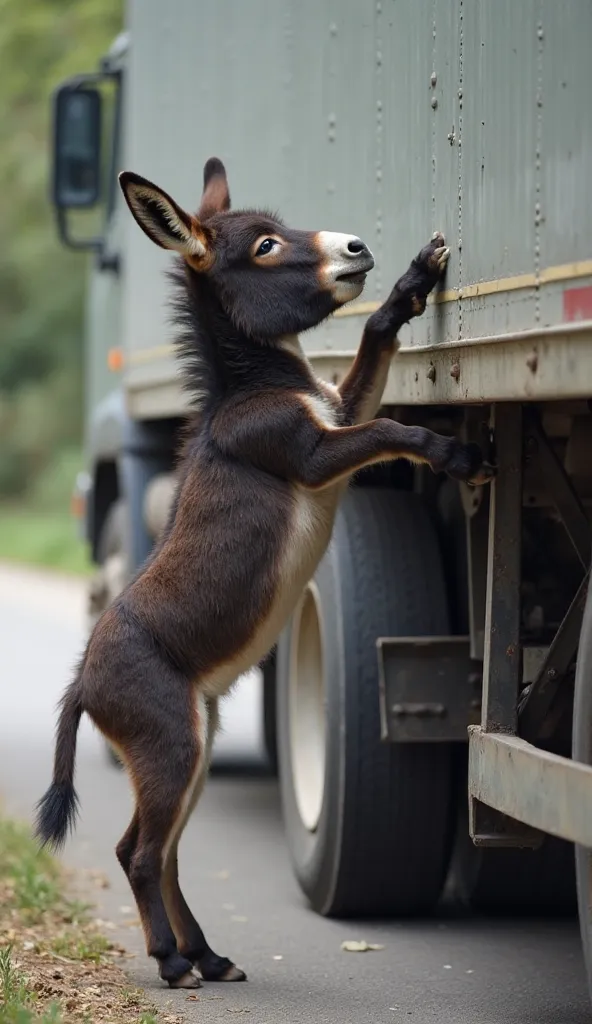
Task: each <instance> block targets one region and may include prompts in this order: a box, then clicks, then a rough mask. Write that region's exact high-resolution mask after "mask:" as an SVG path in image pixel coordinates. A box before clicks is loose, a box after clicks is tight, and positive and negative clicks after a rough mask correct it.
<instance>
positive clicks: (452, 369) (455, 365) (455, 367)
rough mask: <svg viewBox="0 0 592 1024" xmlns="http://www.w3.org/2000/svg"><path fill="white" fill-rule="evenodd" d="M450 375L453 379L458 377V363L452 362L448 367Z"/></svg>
mask: <svg viewBox="0 0 592 1024" xmlns="http://www.w3.org/2000/svg"><path fill="white" fill-rule="evenodd" d="M450 376H451V377H454V379H455V380H458V378H459V377H460V366H459V364H458V363H453V364H452V366H451V367H450Z"/></svg>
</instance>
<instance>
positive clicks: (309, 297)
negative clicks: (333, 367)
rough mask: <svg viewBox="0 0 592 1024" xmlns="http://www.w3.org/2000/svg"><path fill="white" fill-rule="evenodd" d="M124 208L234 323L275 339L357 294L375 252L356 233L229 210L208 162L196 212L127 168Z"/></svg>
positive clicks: (217, 167) (217, 171) (223, 183)
mask: <svg viewBox="0 0 592 1024" xmlns="http://www.w3.org/2000/svg"><path fill="white" fill-rule="evenodd" d="M119 182H120V185H121V188H122V190H123V194H124V196H125V198H126V200H127V203H128V206H129V208H130V210H131V212H132V214H133V216H134V217H135V219H136V220H137V222H138V224H139V225H140V227H141V228H142V229H143V231H145V232H146V234H147V235H148V237H149V238H151V239H152V241H153V242H155V243H156V244H157V245H160V246H161V247H162V248H164V249H172V250H175V251H176V252H177V253H179V254H180V255H181V256H182V258H183V259H184V261H185V263H186V265H187V267H188V268H189V272H190V273H194V274H197V275H200V277H201V278H202V280H203V282H204V284H205V285H206V286H207V287H208V289H211V290H212V291H213V293H214V294H215V296H216V298H217V300H218V303H219V305H220V306H221V307H222V309H223V310H224V312H225V313H226V314H227V316H228V317H229V318H230V319H231V320H232V322H233V323H234V324H235V326H236V327H238V328H239V329H240V330H241V331H244V332H245V333H246V334H248V335H249V336H250V337H253V338H257V339H261V340H265V341H272V340H273V339H275V338H279V337H280V336H282V335H285V334H297V333H298V332H299V331H305V330H307V329H308V328H310V327H314V326H315V325H316V324H318V323H320V321H321V320H323V319H324V318H325V317H327V316H329V314H331V313H333V312H334V311H335V310H336V309H337V308H338V307H339V306H342V305H344V303H346V302H350V301H351V300H352V299H355V298H356V297H357V296H358V295H359V294H360V292H361V291H362V288H363V287H364V281H365V278H366V274H367V272H368V271H369V270H371V269H372V267H373V266H374V258H373V256H372V253H371V252H370V251H369V249H368V248H367V247H366V246H365V245H364V243H363V242H362V241H361V240H360V239H359V238H356V236H355V235H341V234H336V233H334V232H331V231H316V232H315V231H294V230H292V229H291V228H287V227H286V226H285V225H284V224H283V223H282V222H281V220H278V219H277V218H276V217H274V216H271V215H270V214H268V213H265V212H258V211H254V210H239V211H232V212H231V210H230V193H229V190H228V182H227V179H226V171H225V169H224V166H223V164H222V163H221V161H220V160H217V159H216V158H212V159H210V160H208V162H207V163H206V165H205V168H204V189H203V194H202V198H201V203H200V207H199V210H198V211H197V214H195V215H194V214H190V213H187V212H186V211H185V210H182V209H181V207H180V206H178V205H177V203H176V202H175V201H174V200H173V199H171V197H170V196H169V195H167V193H166V192H164V191H163V190H162V189H161V188H158V187H157V186H156V185H153V184H152V183H151V182H149V181H147V180H146V179H145V178H141V177H140V176H139V175H137V174H132V173H131V172H130V171H124V172H122V174H120V176H119Z"/></svg>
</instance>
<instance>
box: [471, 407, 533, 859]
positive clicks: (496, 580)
mask: <svg viewBox="0 0 592 1024" xmlns="http://www.w3.org/2000/svg"><path fill="white" fill-rule="evenodd" d="M491 419H492V427H493V428H494V430H495V442H496V449H497V467H498V470H497V477H496V479H495V481H494V482H493V484H492V487H491V495H490V499H489V532H488V546H487V580H486V591H485V644H484V662H483V708H482V714H481V729H482V731H483V734H485V735H486V734H487V733H501V734H506V735H507V734H511V733H514V732H515V731H516V722H517V711H516V708H517V700H518V692H519V687H520V682H521V675H522V657H521V647H520V579H521V568H522V566H521V557H522V471H523V457H522V456H523V450H522V406H521V405H520V404H512V405H497V406H494V407H493V409H492V417H491ZM476 767H477V763H476V762H475V760H474V759H473V760H472V761H470V762H469V829H470V833H471V836H472V839H473V842H474V843H475V845H479V846H537V845H538V844H539V842H540V837H539V836H538V835H533V833H532V830H531V829H528V828H525V826H524V825H523V824H522V823H521V822H519V821H516V820H513V816H512V815H510V816H508V815H507V814H503V813H502V814H500V813H499V811H498V810H497V809H495V808H492V807H490V806H489V807H486V806H485V804H486V803H487V801H485V800H480V798H479V793H478V791H477V782H478V780H477V779H476V778H475V777H474V772H475V770H476Z"/></svg>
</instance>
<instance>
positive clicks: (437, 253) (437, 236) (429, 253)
mask: <svg viewBox="0 0 592 1024" xmlns="http://www.w3.org/2000/svg"><path fill="white" fill-rule="evenodd" d="M449 256H450V249H449V248H448V246H447V245H446V239H445V238H444V235H443V234H442V232H441V231H434V234H433V235H432V237H431V239H430V241H429V242H428V244H427V245H424V247H423V249H422V250H421V252H420V253H419V255H418V256H417V258H416V261H415V262H416V263H417V266H418V267H420V268H422V269H423V270H427V272H428V274H429V275H430V277H433V276H435V277H436V278H439V277H441V276H442V274H443V273H444V271H445V270H446V264H447V263H448V258H449Z"/></svg>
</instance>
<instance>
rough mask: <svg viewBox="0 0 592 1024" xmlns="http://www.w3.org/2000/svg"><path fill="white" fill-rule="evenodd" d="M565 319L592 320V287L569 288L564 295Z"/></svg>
mask: <svg viewBox="0 0 592 1024" xmlns="http://www.w3.org/2000/svg"><path fill="white" fill-rule="evenodd" d="M563 319H564V320H568V321H572V320H592V285H590V284H589V285H586V287H585V288H568V289H567V290H566V291H564V293H563Z"/></svg>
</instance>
